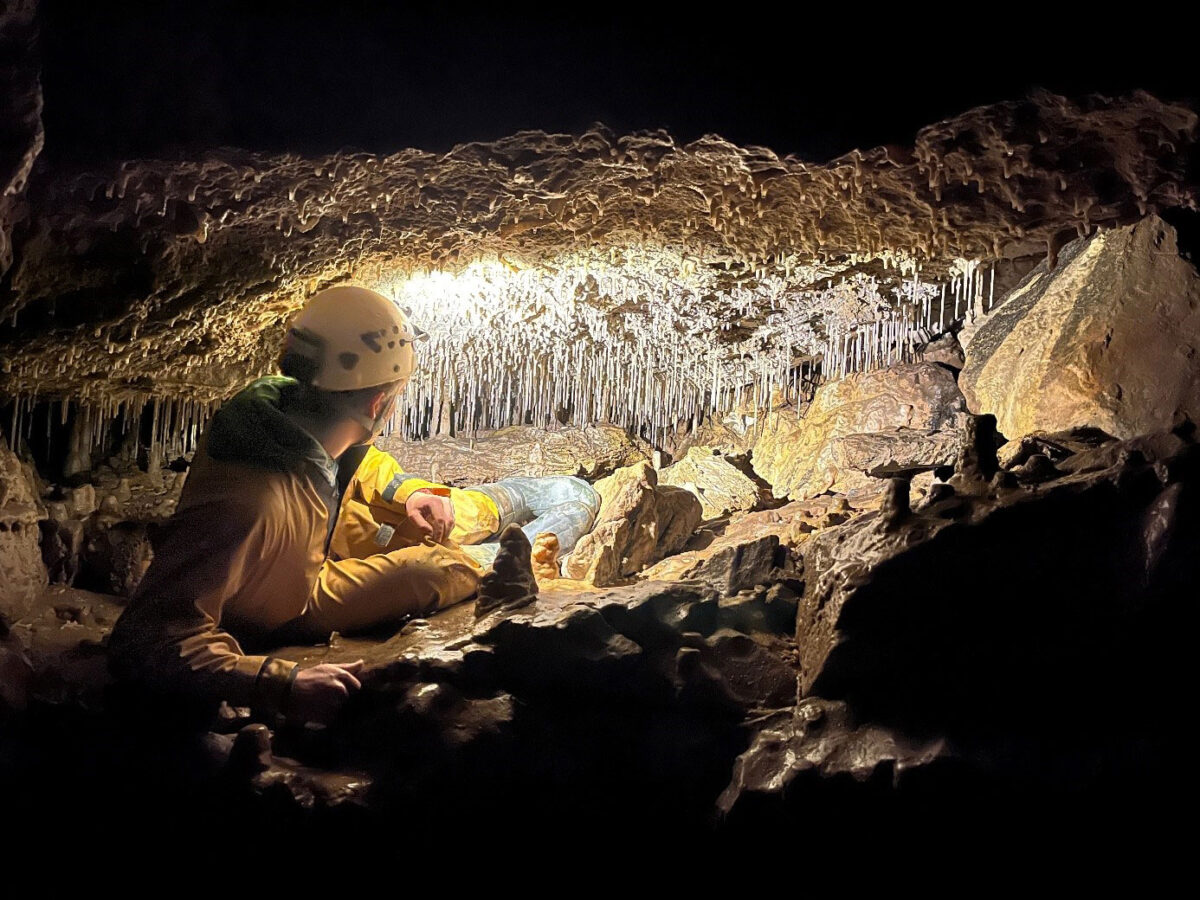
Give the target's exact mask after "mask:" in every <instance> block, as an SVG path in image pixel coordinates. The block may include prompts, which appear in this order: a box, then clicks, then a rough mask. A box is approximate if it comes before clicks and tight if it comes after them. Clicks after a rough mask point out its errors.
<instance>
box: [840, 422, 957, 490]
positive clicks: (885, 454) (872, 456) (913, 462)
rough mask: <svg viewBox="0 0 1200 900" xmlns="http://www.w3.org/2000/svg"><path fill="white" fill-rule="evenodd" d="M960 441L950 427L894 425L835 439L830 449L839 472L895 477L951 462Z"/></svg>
mask: <svg viewBox="0 0 1200 900" xmlns="http://www.w3.org/2000/svg"><path fill="white" fill-rule="evenodd" d="M959 441H960V436H959V434H958V432H957V431H956V430H953V429H948V428H947V429H943V430H941V431H933V432H924V431H917V430H916V429H912V428H897V429H896V430H895V431H879V432H875V433H874V434H848V435H846V436H845V437H842V438H837V439H836V440H835V441H834V443H833V447H832V448H831V449H832V456H833V460H834V464H835V465H836V466H837V467H838V469H839V470H840V471H854V472H860V473H863V474H866V475H870V476H872V477H873V478H895V477H897V476H910V475H915V474H917V473H919V472H931V471H933V470H934V469H936V468H938V467H939V466H947V465H950V464H952V463H953V462H954V460H955V459H956V458H957V456H958V449H959Z"/></svg>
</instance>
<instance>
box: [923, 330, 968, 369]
mask: <svg viewBox="0 0 1200 900" xmlns="http://www.w3.org/2000/svg"><path fill="white" fill-rule="evenodd" d="M920 354H921V361H922V362H931V363H941V364H942V365H943V366H947V367H948V368H951V369H954V370H955V371H956V372H957V371H958V370H959V369H961V368H962V367H963V364H964V363H965V361H966V357H965V356H964V355H963V348H962V346H961V345H960V344H959V342H958V338H957V337H956V336H955V335H954V334H951V333H947V334H943V335H942V336H941V337H939V338H937V339H936V340H932V341H930V342H929V343H928V344H926V345H925V346H924V347H923V348H921V350H920Z"/></svg>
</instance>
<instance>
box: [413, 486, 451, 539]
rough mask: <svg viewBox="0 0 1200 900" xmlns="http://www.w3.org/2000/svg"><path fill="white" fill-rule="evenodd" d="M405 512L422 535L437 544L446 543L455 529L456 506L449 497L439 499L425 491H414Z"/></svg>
mask: <svg viewBox="0 0 1200 900" xmlns="http://www.w3.org/2000/svg"><path fill="white" fill-rule="evenodd" d="M404 511H405V513H407V515H408V518H409V519H411V520H412V522H413V524H414V525H416V526H417V528H419V529H420V530H421V533H422V534H423V535H425V536H426V537H429V538H432V539H433V541H434V543H437V544H440V543H442V542H443V541H445V540H446V538H448V537H449V536H450V529H452V528H453V527H454V504H453V503H451V502H450V498H449V497H439V496H438V495H437V494H433V493H430V492H429V491H425V490H419V491H413V492H412V494H411V495H409V498H408V501H407V502H406V503H405V504H404Z"/></svg>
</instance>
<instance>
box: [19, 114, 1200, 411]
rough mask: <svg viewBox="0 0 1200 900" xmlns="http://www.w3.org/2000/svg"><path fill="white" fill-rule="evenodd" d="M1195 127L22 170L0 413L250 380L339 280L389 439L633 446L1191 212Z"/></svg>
mask: <svg viewBox="0 0 1200 900" xmlns="http://www.w3.org/2000/svg"><path fill="white" fill-rule="evenodd" d="M1196 124H1197V117H1196V114H1195V113H1194V112H1193V111H1192V110H1191V109H1189V108H1188V107H1186V106H1181V105H1174V104H1171V103H1167V102H1162V101H1160V100H1158V99H1156V98H1155V97H1152V96H1150V95H1149V94H1146V93H1135V94H1132V95H1130V96H1128V97H1125V98H1121V99H1109V98H1104V97H1099V96H1090V97H1086V98H1081V99H1073V100H1068V99H1066V98H1063V97H1059V96H1056V95H1053V94H1049V93H1045V92H1038V93H1034V94H1032V95H1031V96H1030V97H1028V98H1026V99H1024V100H1018V101H1012V102H1006V103H1001V104H996V105H992V106H986V107H979V108H976V109H972V110H969V111H967V112H964V113H963V114H961V115H959V116H957V117H954V118H951V119H948V120H945V121H942V122H938V123H936V124H933V125H930V126H927V127H925V128H923V129H922V130H920V131H919V132H918V133H917V135H916V139H915V141H914V142H913V145H912V146H908V147H898V146H886V147H877V148H874V149H871V150H866V151H853V152H851V153H849V154H846V155H844V156H842V157H839V158H837V159H834V160H832V161H830V162H826V163H813V162H807V161H804V160H801V159H798V158H795V157H793V156H787V157H779V156H777V155H776V154H775V153H773V152H772V151H771V150H769V149H767V148H764V147H753V146H751V147H739V146H736V145H734V144H731V143H729V142H727V141H725V140H723V139H722V138H720V137H718V136H716V135H709V136H706V137H704V138H702V139H700V140H697V141H694V142H692V143H689V144H686V145H680V144H677V143H676V142H675V141H674V140H672V138H671V136H670V135H669V134H667V133H666V132H662V131H657V132H638V133H634V134H629V135H615V134H613V133H611V132H610V131H608V130H607V129H605V128H604V127H603V126H600V125H597V126H594V127H593V128H592V129H591V130H589V131H587V132H586V133H584V134H581V135H563V134H546V133H543V132H533V131H528V132H521V133H518V134H515V135H513V136H511V137H507V138H504V139H502V140H498V141H495V142H490V143H469V144H462V145H459V146H457V147H455V148H454V149H452V150H451V151H449V152H448V153H444V154H434V153H428V152H424V151H421V150H413V149H409V150H402V151H400V152H397V153H395V154H392V155H390V156H378V155H371V154H367V153H356V152H341V153H337V154H333V155H328V156H322V157H316V158H305V157H300V156H295V155H264V154H258V153H250V152H245V151H239V150H234V149H213V150H209V151H205V152H203V153H197V154H195V155H193V156H191V157H189V158H184V159H178V160H151V159H140V160H130V161H123V162H115V163H113V164H111V165H109V166H107V167H95V166H93V167H91V168H88V169H86V170H78V169H73V170H65V169H63V168H54V167H51V166H49V165H42V166H39V167H38V168H37V169H35V171H34V174H33V176H32V180H31V183H30V186H29V190H28V193H27V197H26V205H27V214H26V218H25V221H24V222H22V223H19V224H18V226H17V227H16V229H15V230H14V236H13V241H14V245H15V251H16V252H15V261H14V262H13V264H12V266H11V268H10V269H9V272H8V274H7V276H6V290H5V291H4V293H3V294H0V316H2V319H3V322H4V325H3V326H0V393H4V394H7V395H9V396H21V397H26V398H31V397H33V396H35V395H36V396H39V397H54V396H58V397H71V398H76V399H82V400H87V401H91V402H97V403H115V402H117V401H120V400H123V399H130V398H135V397H143V398H144V397H148V396H158V397H173V398H177V399H190V400H196V401H201V402H209V401H215V400H218V399H220V398H221V397H224V396H227V395H228V394H229V393H230V392H231V391H232V390H233V389H235V388H236V387H238V386H239V385H240V384H241V383H243V382H244V381H245V380H247V379H248V378H250V377H253V376H255V375H257V374H261V373H263V372H266V371H269V370H270V368H271V366H272V362H273V360H274V358H275V356H276V354H277V350H278V342H279V338H280V335H281V329H282V325H283V323H284V322H285V321H286V319H287V317H288V316H289V315H290V314H291V313H292V312H293V311H294V310H295V309H297V308H298V307H299V306H300V305H301V304H302V303H303V302H304V300H305V298H306V297H308V296H310V295H311V294H312V293H313V292H314V291H315V290H317V289H319V288H321V287H323V286H326V285H330V284H335V283H339V282H344V281H347V280H354V281H359V282H363V283H367V284H370V285H372V286H375V287H378V288H380V289H382V290H385V291H387V292H390V293H391V294H393V295H394V296H395V297H396V298H397V300H398V302H399V303H400V304H401V305H403V306H406V307H407V308H409V309H410V310H411V311H412V315H413V318H414V321H415V323H416V324H417V325H418V326H419V327H421V328H423V329H424V330H425V331H427V332H428V333H429V338H428V340H427V341H425V342H424V343H423V344H422V349H421V353H422V360H423V362H424V364H425V365H424V371H425V373H426V374H425V377H424V378H423V379H418V380H417V382H415V383H414V385H413V386H412V387H410V391H409V399H410V413H409V415H410V418H414V421H416V419H419V418H420V417H421V416H424V415H427V413H426V412H424V411H425V410H428V409H431V408H437V407H439V405H442V404H445V403H451V402H453V403H455V404H456V405H457V406H458V407H460V408H461V409H468V408H469V409H470V410H472V411H478V410H482V411H483V413H482V415H483V420H484V421H483V424H486V425H492V426H494V425H502V424H506V423H507V422H509V421H517V420H521V419H528V418H530V417H532V419H533V420H535V421H536V419H537V417H538V415H545V416H547V417H551V416H553V414H554V413H553V411H554V409H555V408H560V409H561V408H564V407H567V408H570V409H573V410H574V411H575V417H576V418H577V419H580V420H588V419H590V420H596V419H604V418H607V419H609V420H614V421H619V422H621V423H622V424H626V425H638V424H642V425H644V424H646V423H647V422H653V423H660V424H661V422H667V421H674V420H676V419H678V418H679V417H680V416H687V415H688V414H689V411H694V409H695V408H696V407H697V406H702V405H708V406H710V407H713V408H718V407H720V405H721V403H722V402H726V403H728V402H731V400H732V398H733V396H734V394H733V393H731V391H733V390H734V389H740V388H742V387H744V386H745V385H747V384H751V383H752V384H753V385H754V387H755V390H756V391H757V392H758V394H759V396H762V395H764V394H765V393H766V392H768V391H769V390H770V389H771V387H772V386H775V387H777V386H779V385H780V384H781V383H785V384H786V382H787V379H788V377H789V375H788V372H789V370H791V369H792V368H793V367H794V366H795V365H796V364H797V363H798V362H800V361H802V360H804V359H810V358H813V357H814V356H816V355H818V354H820V353H822V352H823V350H824V349H825V347H826V346H827V341H828V340H829V336H830V334H831V333H832V332H834V331H837V330H838V329H839V328H845V327H848V326H855V325H858V324H861V323H864V322H870V321H872V320H877V319H880V318H884V317H889V316H892V317H894V316H896V315H897V310H900V311H901V312H900V314H901V315H903V316H906V317H907V319H906V320H907V321H909V322H910V324H914V325H919V324H921V321H922V320H921V315H922V314H921V312H920V309H921V308H922V305H924V308H925V309H926V310H928V308H929V306H930V304H931V298H932V297H935V296H936V295H937V293H938V291H939V285H941V284H944V283H946V282H947V281H951V282H953V281H954V279H955V278H957V279H958V281H959V282H960V283H963V284H964V285H965V282H966V281H967V280H970V279H977V280H976V281H975V282H974V284H975V286H976V290H978V287H979V286H980V285H982V284H984V281H983V278H984V273H987V272H989V271H990V272H992V273H994V272H995V271H996V270H997V266H998V265H1003V264H1004V263H1005V262H1012V261H1017V260H1022V259H1025V260H1028V259H1030V258H1032V257H1037V258H1040V257H1042V256H1044V255H1045V254H1047V252H1049V253H1050V254H1054V253H1055V252H1056V249H1057V247H1059V246H1061V245H1062V244H1063V243H1064V242H1065V241H1067V240H1069V239H1071V238H1073V237H1075V236H1076V235H1078V234H1083V233H1086V232H1088V231H1090V230H1092V229H1095V228H1097V227H1107V226H1112V225H1116V224H1121V223H1126V222H1129V221H1132V220H1134V219H1137V218H1139V217H1140V216H1142V215H1145V214H1147V213H1149V212H1159V211H1163V210H1167V209H1171V208H1176V207H1187V208H1193V209H1194V208H1195V206H1196V186H1195V183H1194V178H1193V177H1192V173H1190V172H1189V164H1190V160H1191V158H1192V157H1193V156H1194V152H1195V143H1194V142H1195V135H1196ZM1001 271H1002V272H1003V269H1001ZM991 277H992V278H994V277H995V275H994V274H992V275H991ZM993 289H994V286H993ZM906 306H907V307H911V308H912V310H914V311H913V312H911V313H907V312H904V309H905V308H906ZM906 327H907V326H906ZM914 333H916V332H914ZM720 398H724V400H721V399H720ZM418 430H419V429H418Z"/></svg>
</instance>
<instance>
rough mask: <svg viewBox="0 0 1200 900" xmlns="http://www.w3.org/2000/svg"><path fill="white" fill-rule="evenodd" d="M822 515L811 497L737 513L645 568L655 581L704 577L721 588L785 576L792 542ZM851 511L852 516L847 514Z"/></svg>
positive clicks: (732, 589)
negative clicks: (713, 532)
mask: <svg viewBox="0 0 1200 900" xmlns="http://www.w3.org/2000/svg"><path fill="white" fill-rule="evenodd" d="M821 515H823V512H822V509H820V508H816V507H814V505H813V504H812V503H801V502H795V503H789V504H787V505H786V506H781V507H780V508H778V509H770V510H763V511H761V512H756V513H749V514H747V515H742V516H735V517H734V518H733V519H732V520H731V521H730V522H729V524H728V525H727V526H725V527H724V528H723V530H722V531H721V533H720V534H718V535H715V536H711V535H710V536H704V532H703V531H702V532H701V533H700V534H699V535H697V538H696V541H695V543H700V542H701V541H702V540H703V541H706V543H704V544H703V546H699V547H694V546H693V547H689V549H687V550H684V551H683V552H681V553H676V554H674V555H673V556H668V557H667V558H666V559H664V560H662V561H661V562H659V563H656V564H655V565H653V566H651V567H650V568H648V569H646V570H645V571H644V572H642V574H641V577H642V578H644V579H646V580H648V581H652V580H657V581H688V580H695V581H704V582H707V583H708V584H711V585H713V586H714V587H716V588H717V589H718V590H719V591H721V593H723V594H736V593H737V592H738V591H741V590H745V589H746V588H748V587H753V586H754V585H756V584H763V583H766V582H768V581H770V580H772V579H775V580H777V579H778V578H782V577H786V576H787V575H788V574H790V573H792V572H794V571H795V570H796V569H797V568H798V560H797V558H796V555H795V554H793V553H792V552H790V551H791V548H794V547H796V546H797V545H798V544H800V543H801V542H802V541H803V540H805V539H806V538H805V536H806V535H807V534H809V533H811V532H813V531H815V530H816V527H817V526H816V522H815V521H814V518H813V517H814V516H817V517H819V516H821ZM847 517H848V516H847Z"/></svg>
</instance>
